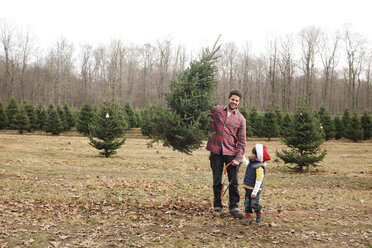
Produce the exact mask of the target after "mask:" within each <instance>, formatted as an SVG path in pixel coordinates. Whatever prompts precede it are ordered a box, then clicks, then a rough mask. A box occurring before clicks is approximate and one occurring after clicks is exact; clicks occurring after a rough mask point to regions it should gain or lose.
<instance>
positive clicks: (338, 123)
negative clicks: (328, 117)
mask: <svg viewBox="0 0 372 248" xmlns="http://www.w3.org/2000/svg"><path fill="white" fill-rule="evenodd" d="M333 122H334V124H335V130H336V132H335V139H336V140H338V139H341V138H342V137H344V133H345V128H344V123H343V122H342V120H341V118H340V117H339V116H336V117H335V118H334V119H333Z"/></svg>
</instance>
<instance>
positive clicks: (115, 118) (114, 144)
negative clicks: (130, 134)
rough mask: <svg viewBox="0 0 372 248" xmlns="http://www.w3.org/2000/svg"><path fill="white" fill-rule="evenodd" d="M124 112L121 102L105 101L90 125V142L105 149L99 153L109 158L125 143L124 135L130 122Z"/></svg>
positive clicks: (98, 147) (100, 148)
mask: <svg viewBox="0 0 372 248" xmlns="http://www.w3.org/2000/svg"><path fill="white" fill-rule="evenodd" d="M123 114H124V111H123V109H122V108H121V106H119V104H117V103H115V102H109V101H105V102H104V103H103V106H102V108H101V109H100V110H99V111H98V113H97V114H96V115H95V117H94V119H93V122H92V124H91V125H90V130H91V132H90V135H89V136H88V137H89V140H90V143H89V144H90V145H91V146H93V147H94V148H96V149H98V150H103V151H102V152H100V153H99V154H100V155H101V156H105V157H106V158H108V157H109V156H111V155H113V154H115V153H116V150H117V149H119V148H120V147H121V146H122V145H123V144H124V142H125V138H123V136H124V133H125V130H126V129H127V127H128V123H127V121H126V120H125V119H124V118H123V116H124V115H123Z"/></svg>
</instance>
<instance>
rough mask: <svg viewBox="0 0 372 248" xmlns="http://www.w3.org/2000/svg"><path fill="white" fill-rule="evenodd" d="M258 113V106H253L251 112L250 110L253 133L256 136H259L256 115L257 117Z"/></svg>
mask: <svg viewBox="0 0 372 248" xmlns="http://www.w3.org/2000/svg"><path fill="white" fill-rule="evenodd" d="M257 115H258V113H257V108H256V106H253V107H252V108H251V112H249V122H250V124H251V128H252V133H253V135H255V136H258V134H257V129H256V117H257Z"/></svg>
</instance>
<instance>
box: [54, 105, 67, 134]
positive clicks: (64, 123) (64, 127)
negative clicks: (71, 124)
mask: <svg viewBox="0 0 372 248" xmlns="http://www.w3.org/2000/svg"><path fill="white" fill-rule="evenodd" d="M57 112H58V117H59V119H60V120H61V123H62V131H66V130H68V125H67V120H66V113H65V111H64V109H63V106H61V105H57Z"/></svg>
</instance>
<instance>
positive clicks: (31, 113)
mask: <svg viewBox="0 0 372 248" xmlns="http://www.w3.org/2000/svg"><path fill="white" fill-rule="evenodd" d="M23 108H24V110H25V111H26V113H27V116H28V119H29V121H30V125H29V128H28V130H27V131H29V132H31V131H33V130H36V129H38V123H37V115H36V112H35V107H34V105H32V104H31V103H30V102H27V101H24V102H23Z"/></svg>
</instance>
